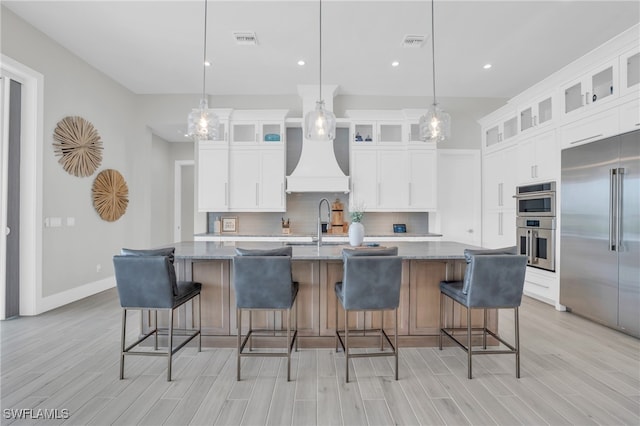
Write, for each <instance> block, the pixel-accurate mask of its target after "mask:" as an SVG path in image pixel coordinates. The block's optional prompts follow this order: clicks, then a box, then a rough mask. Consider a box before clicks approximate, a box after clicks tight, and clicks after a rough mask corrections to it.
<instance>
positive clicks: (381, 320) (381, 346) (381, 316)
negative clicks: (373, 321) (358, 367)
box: [380, 311, 384, 351]
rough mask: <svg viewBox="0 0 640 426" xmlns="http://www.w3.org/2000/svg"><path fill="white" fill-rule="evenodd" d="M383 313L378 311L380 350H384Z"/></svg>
mask: <svg viewBox="0 0 640 426" xmlns="http://www.w3.org/2000/svg"><path fill="white" fill-rule="evenodd" d="M383 330H384V311H380V350H381V351H382V350H384V339H383V337H384V334H383V333H384V331H383Z"/></svg>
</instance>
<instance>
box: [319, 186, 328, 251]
mask: <svg viewBox="0 0 640 426" xmlns="http://www.w3.org/2000/svg"><path fill="white" fill-rule="evenodd" d="M322 202H325V203H327V219H329V220H328V221H327V224H330V223H331V204H330V203H329V200H327V199H326V198H323V199H321V200H320V202H319V203H318V240H317V241H318V248H320V246H321V245H322V220H321V216H322ZM327 226H328V225H327Z"/></svg>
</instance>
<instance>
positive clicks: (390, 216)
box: [207, 193, 429, 235]
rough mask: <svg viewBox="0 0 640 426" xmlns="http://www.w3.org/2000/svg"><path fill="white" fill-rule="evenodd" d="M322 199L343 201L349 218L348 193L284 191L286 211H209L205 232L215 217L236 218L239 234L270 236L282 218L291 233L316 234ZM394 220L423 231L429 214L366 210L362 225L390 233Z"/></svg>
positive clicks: (372, 231) (409, 229)
mask: <svg viewBox="0 0 640 426" xmlns="http://www.w3.org/2000/svg"><path fill="white" fill-rule="evenodd" d="M322 198H327V199H328V200H329V201H330V202H331V203H333V202H334V201H335V199H336V198H338V199H340V201H341V202H342V203H343V204H344V221H345V222H351V218H350V217H349V196H348V195H347V194H342V193H294V194H287V211H286V213H271V212H262V213H246V212H237V213H236V212H224V213H217V212H209V213H208V215H207V229H208V232H210V233H213V223H214V221H215V218H216V217H217V216H220V217H230V216H233V217H237V218H238V233H239V234H241V235H265V234H267V235H271V234H280V233H281V220H282V219H283V218H284V219H289V220H290V229H291V234H297V235H300V234H305V235H306V234H315V233H316V227H317V218H318V204H319V202H320V200H321V199H322ZM322 221H324V222H329V216H328V213H327V207H326V205H324V204H323V206H322ZM394 223H405V224H406V225H407V232H410V233H419V234H424V233H427V232H429V214H428V213H386V212H385V213H378V212H376V213H373V212H369V213H365V214H364V218H363V219H362V224H363V225H364V226H365V230H366V233H367V234H370V235H371V234H391V233H393V227H392V225H393V224H394Z"/></svg>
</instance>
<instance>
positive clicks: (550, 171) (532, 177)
mask: <svg viewBox="0 0 640 426" xmlns="http://www.w3.org/2000/svg"><path fill="white" fill-rule="evenodd" d="M559 154H560V150H559V149H558V143H557V139H556V132H555V130H551V131H549V132H545V133H542V134H539V135H537V136H533V137H531V138H528V139H525V140H521V141H520V142H518V145H517V159H518V160H517V168H516V169H517V179H518V180H517V184H518V185H523V184H527V183H532V182H537V181H548V180H556V179H558V178H559V177H560V176H559V175H560V161H559V160H560V159H559Z"/></svg>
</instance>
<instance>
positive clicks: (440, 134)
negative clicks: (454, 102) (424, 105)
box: [419, 0, 451, 142]
mask: <svg viewBox="0 0 640 426" xmlns="http://www.w3.org/2000/svg"><path fill="white" fill-rule="evenodd" d="M433 2H434V0H431V63H432V64H433V104H432V105H431V106H430V107H429V109H428V110H427V112H426V114H425V115H423V116H422V117H420V122H419V123H420V124H419V125H420V138H421V139H422V140H423V141H425V142H442V141H446V140H448V139H449V138H450V137H451V116H450V115H449V114H447V113H446V112H444V111H442V110H441V109H440V108H439V107H438V103H437V101H436V51H435V49H436V48H435V46H436V42H435V29H434V25H433V22H434V19H433Z"/></svg>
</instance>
